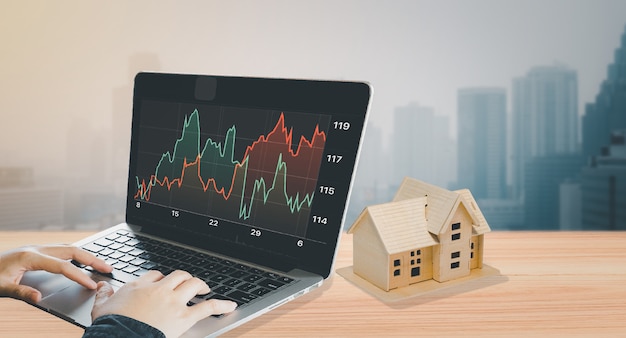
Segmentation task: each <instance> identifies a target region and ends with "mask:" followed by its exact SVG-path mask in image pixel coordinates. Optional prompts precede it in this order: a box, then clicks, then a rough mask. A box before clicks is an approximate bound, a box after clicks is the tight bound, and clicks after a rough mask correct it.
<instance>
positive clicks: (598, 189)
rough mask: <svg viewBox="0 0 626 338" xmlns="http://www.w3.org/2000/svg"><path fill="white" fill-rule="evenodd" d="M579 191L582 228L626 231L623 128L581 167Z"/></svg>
mask: <svg viewBox="0 0 626 338" xmlns="http://www.w3.org/2000/svg"><path fill="white" fill-rule="evenodd" d="M581 190H582V192H583V195H582V224H583V227H584V229H593V230H626V130H620V131H616V132H614V133H613V134H612V137H611V144H610V146H608V147H605V148H604V149H603V151H602V153H601V154H600V155H599V156H594V157H592V159H591V163H590V164H589V165H588V166H587V167H585V168H583V170H582V173H581Z"/></svg>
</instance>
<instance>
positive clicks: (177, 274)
mask: <svg viewBox="0 0 626 338" xmlns="http://www.w3.org/2000/svg"><path fill="white" fill-rule="evenodd" d="M191 278H192V276H191V274H190V273H189V272H187V271H183V270H176V271H173V272H172V273H170V274H169V275H167V276H165V277H164V278H163V279H162V280H161V283H163V285H164V286H165V287H167V288H168V289H170V290H174V289H176V288H177V287H178V286H179V285H180V284H182V283H183V282H184V281H186V280H189V279H191Z"/></svg>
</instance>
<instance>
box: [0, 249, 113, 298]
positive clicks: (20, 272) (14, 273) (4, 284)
mask: <svg viewBox="0 0 626 338" xmlns="http://www.w3.org/2000/svg"><path fill="white" fill-rule="evenodd" d="M72 259H73V260H75V261H77V262H79V263H82V264H85V265H88V266H91V267H93V268H94V269H96V270H98V271H100V272H104V273H108V272H111V271H112V269H113V268H112V267H111V266H110V265H108V264H107V263H105V262H104V261H103V260H102V259H100V258H97V257H96V256H94V255H93V254H91V253H89V252H87V251H85V250H83V249H80V248H77V247H75V246H71V245H37V246H25V247H21V248H17V249H14V250H10V251H6V252H3V253H0V297H12V298H17V299H21V300H24V301H26V302H30V303H37V302H39V301H40V300H41V292H39V291H38V290H36V289H34V288H32V287H30V286H26V285H20V281H21V280H22V277H23V276H24V273H25V272H26V271H32V270H45V271H48V272H52V273H58V274H62V275H64V276H65V277H67V278H69V279H71V280H73V281H75V282H77V283H78V284H80V285H82V286H84V287H86V288H88V289H92V290H93V289H95V288H96V286H97V285H96V282H94V281H93V280H92V279H91V278H90V277H89V276H88V275H86V274H85V273H84V272H83V271H82V270H81V269H79V268H77V267H76V266H74V264H72V262H71V261H70V260H72Z"/></svg>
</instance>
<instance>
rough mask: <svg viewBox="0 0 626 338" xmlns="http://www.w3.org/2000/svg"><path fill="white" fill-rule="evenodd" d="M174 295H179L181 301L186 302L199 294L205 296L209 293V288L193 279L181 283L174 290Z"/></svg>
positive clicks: (200, 281)
mask: <svg viewBox="0 0 626 338" xmlns="http://www.w3.org/2000/svg"><path fill="white" fill-rule="evenodd" d="M175 290H176V293H178V294H179V295H180V297H181V298H182V299H184V300H185V301H188V300H189V299H191V298H193V297H195V296H196V295H200V294H207V293H209V292H211V289H210V288H209V286H208V285H207V284H206V283H205V282H203V281H202V280H200V279H198V278H196V277H193V278H190V279H187V280H186V281H184V282H182V283H181V284H180V285H179V286H178V287H177V288H176V289H175Z"/></svg>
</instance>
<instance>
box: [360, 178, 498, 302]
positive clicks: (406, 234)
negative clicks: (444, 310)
mask: <svg viewBox="0 0 626 338" xmlns="http://www.w3.org/2000/svg"><path fill="white" fill-rule="evenodd" d="M489 231H491V229H490V228H489V225H488V224H487V221H486V220H485V217H484V216H483V214H482V212H481V211H480V209H479V208H478V207H477V203H476V201H475V200H474V197H473V196H472V194H471V192H470V191H469V190H467V189H463V190H456V191H449V190H446V189H443V188H440V187H437V186H434V185H431V184H428V183H425V182H422V181H419V180H416V179H412V178H405V179H404V181H403V182H402V184H401V185H400V188H399V189H398V191H397V193H396V195H395V197H394V199H393V201H392V202H390V203H384V204H378V205H372V206H369V207H366V208H365V209H364V210H363V212H362V213H361V214H360V215H359V217H358V218H357V220H356V221H355V222H354V224H353V225H352V227H350V229H349V230H348V233H351V234H353V235H354V236H353V243H354V244H353V245H354V250H353V260H354V262H353V263H354V267H353V269H354V273H355V274H357V275H358V276H360V277H362V278H364V279H366V280H367V281H369V282H371V283H372V284H374V285H376V286H378V287H379V288H381V289H383V290H385V291H389V290H391V289H395V288H400V287H404V286H408V285H410V284H413V283H418V282H422V281H426V280H431V279H433V280H435V281H438V282H446V281H449V280H453V279H456V278H461V277H465V276H468V275H469V274H470V271H471V270H472V269H477V268H478V269H479V268H482V264H483V263H482V259H483V246H484V234H485V233H487V232H489ZM409 263H410V264H409Z"/></svg>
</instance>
